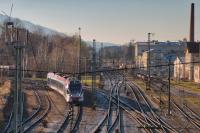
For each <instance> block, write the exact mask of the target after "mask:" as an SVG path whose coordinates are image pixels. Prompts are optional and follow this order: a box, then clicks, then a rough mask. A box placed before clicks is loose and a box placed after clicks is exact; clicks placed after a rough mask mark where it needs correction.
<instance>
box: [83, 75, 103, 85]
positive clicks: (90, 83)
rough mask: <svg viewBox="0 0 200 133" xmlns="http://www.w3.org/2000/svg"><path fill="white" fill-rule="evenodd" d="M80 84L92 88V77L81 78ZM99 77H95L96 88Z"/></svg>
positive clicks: (98, 83)
mask: <svg viewBox="0 0 200 133" xmlns="http://www.w3.org/2000/svg"><path fill="white" fill-rule="evenodd" d="M81 83H82V84H85V85H86V86H92V76H81ZM100 83H101V81H100V76H99V75H97V76H96V87H99V86H100Z"/></svg>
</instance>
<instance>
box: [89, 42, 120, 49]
mask: <svg viewBox="0 0 200 133" xmlns="http://www.w3.org/2000/svg"><path fill="white" fill-rule="evenodd" d="M86 43H87V44H88V45H89V46H92V45H93V42H91V41H86ZM101 43H103V47H111V46H120V44H115V43H109V42H96V49H97V50H99V49H100V48H101Z"/></svg>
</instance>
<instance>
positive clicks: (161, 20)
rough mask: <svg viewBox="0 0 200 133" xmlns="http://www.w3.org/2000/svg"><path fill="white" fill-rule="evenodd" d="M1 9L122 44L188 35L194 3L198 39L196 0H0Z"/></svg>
mask: <svg viewBox="0 0 200 133" xmlns="http://www.w3.org/2000/svg"><path fill="white" fill-rule="evenodd" d="M0 1H1V4H0V10H3V11H5V12H7V13H9V10H10V5H11V1H13V3H14V9H13V14H12V16H13V17H18V18H21V19H24V20H28V21H31V22H33V23H35V24H39V25H42V26H46V27H49V28H52V29H55V30H57V31H60V32H64V33H67V34H68V35H72V34H74V33H75V32H78V27H81V28H82V32H81V34H82V37H83V39H85V40H92V39H96V40H97V41H104V42H113V43H125V42H129V41H130V40H132V39H134V40H136V41H145V40H147V33H148V32H153V33H155V35H154V36H153V39H157V40H160V41H166V40H171V41H176V40H181V39H183V38H184V37H186V38H188V36H189V18H190V4H191V3H192V2H194V3H195V13H196V14H195V17H196V18H195V19H196V20H195V22H196V25H195V26H196V28H195V34H196V35H195V39H196V40H200V1H199V0H0Z"/></svg>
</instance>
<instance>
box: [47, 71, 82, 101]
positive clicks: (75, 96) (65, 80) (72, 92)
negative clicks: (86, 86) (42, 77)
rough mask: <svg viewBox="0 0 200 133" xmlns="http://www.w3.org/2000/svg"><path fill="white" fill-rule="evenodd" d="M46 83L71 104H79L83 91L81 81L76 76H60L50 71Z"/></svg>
mask: <svg viewBox="0 0 200 133" xmlns="http://www.w3.org/2000/svg"><path fill="white" fill-rule="evenodd" d="M47 85H48V86H49V87H50V88H52V89H54V90H55V91H57V92H59V93H60V94H61V95H63V96H64V98H65V100H66V101H67V102H69V103H72V104H81V103H82V102H83V100H84V93H83V88H82V85H81V82H80V81H79V80H77V79H76V78H70V77H62V76H60V75H58V74H54V73H52V72H50V73H48V74H47Z"/></svg>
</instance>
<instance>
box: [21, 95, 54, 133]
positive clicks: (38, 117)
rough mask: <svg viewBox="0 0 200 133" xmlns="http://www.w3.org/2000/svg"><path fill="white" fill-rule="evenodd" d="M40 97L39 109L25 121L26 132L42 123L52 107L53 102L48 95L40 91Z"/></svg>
mask: <svg viewBox="0 0 200 133" xmlns="http://www.w3.org/2000/svg"><path fill="white" fill-rule="evenodd" d="M38 97H39V103H40V107H39V108H38V111H36V113H35V114H34V117H30V118H29V119H28V120H27V121H26V122H25V123H23V126H24V130H23V132H24V133H28V132H30V131H31V130H32V129H33V128H35V127H36V126H37V125H38V124H39V123H41V122H42V120H43V119H44V118H45V117H46V116H47V114H48V113H49V111H50V109H51V103H50V99H49V97H48V96H46V95H44V94H42V93H41V92H38Z"/></svg>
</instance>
